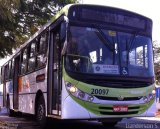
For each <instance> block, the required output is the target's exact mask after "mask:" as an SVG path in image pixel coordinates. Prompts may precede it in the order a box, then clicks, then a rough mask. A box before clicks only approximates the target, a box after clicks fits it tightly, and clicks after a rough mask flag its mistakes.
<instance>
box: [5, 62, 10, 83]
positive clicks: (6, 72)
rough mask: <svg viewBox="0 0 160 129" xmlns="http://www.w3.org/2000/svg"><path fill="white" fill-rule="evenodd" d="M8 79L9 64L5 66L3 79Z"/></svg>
mask: <svg viewBox="0 0 160 129" xmlns="http://www.w3.org/2000/svg"><path fill="white" fill-rule="evenodd" d="M8 79H9V64H7V65H6V66H5V80H8Z"/></svg>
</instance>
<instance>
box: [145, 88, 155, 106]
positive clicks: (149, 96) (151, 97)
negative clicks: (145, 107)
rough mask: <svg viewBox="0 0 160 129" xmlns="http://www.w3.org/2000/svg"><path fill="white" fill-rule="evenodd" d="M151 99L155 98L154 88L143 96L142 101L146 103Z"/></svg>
mask: <svg viewBox="0 0 160 129" xmlns="http://www.w3.org/2000/svg"><path fill="white" fill-rule="evenodd" d="M153 99H155V91H154V90H153V91H152V93H150V94H149V95H147V96H144V97H143V101H144V102H145V103H148V102H150V101H151V100H153Z"/></svg>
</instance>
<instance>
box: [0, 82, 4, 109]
mask: <svg viewBox="0 0 160 129" xmlns="http://www.w3.org/2000/svg"><path fill="white" fill-rule="evenodd" d="M0 107H3V84H1V85H0Z"/></svg>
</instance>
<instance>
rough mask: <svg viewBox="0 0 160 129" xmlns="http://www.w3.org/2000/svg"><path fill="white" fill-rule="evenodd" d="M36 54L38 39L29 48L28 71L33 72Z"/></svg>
mask: <svg viewBox="0 0 160 129" xmlns="http://www.w3.org/2000/svg"><path fill="white" fill-rule="evenodd" d="M35 54H36V40H35V41H34V42H32V43H31V45H30V46H29V48H28V55H29V59H28V71H29V72H31V71H33V70H34V69H35Z"/></svg>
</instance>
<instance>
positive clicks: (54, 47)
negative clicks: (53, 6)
mask: <svg viewBox="0 0 160 129" xmlns="http://www.w3.org/2000/svg"><path fill="white" fill-rule="evenodd" d="M60 49H61V48H60V43H59V32H58V29H54V30H52V31H51V32H50V46H49V64H48V66H49V67H48V90H47V93H48V96H47V101H48V106H47V107H48V109H47V111H48V113H49V114H53V115H58V116H60V115H61V99H60V98H61V63H60V62H61V61H60V58H61V56H60Z"/></svg>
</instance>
